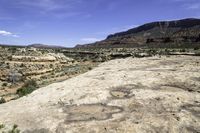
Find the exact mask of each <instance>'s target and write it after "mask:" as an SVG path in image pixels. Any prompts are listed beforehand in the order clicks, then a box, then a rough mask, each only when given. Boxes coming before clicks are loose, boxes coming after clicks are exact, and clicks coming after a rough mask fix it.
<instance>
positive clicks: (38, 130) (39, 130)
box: [23, 128, 52, 133]
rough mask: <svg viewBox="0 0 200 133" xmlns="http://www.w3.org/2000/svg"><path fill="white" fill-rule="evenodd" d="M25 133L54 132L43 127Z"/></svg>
mask: <svg viewBox="0 0 200 133" xmlns="http://www.w3.org/2000/svg"><path fill="white" fill-rule="evenodd" d="M23 133H52V132H50V131H49V129H45V128H42V129H34V130H26V131H24V132H23Z"/></svg>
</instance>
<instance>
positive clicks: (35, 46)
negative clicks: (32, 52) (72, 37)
mask: <svg viewBox="0 0 200 133" xmlns="http://www.w3.org/2000/svg"><path fill="white" fill-rule="evenodd" d="M27 47H34V48H44V49H60V48H66V47H64V46H56V45H45V44H31V45H28V46H27Z"/></svg>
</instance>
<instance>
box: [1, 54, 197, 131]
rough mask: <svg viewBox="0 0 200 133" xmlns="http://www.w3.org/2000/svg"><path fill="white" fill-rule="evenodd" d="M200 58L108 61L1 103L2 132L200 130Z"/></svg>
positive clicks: (176, 57)
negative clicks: (9, 129)
mask: <svg viewBox="0 0 200 133" xmlns="http://www.w3.org/2000/svg"><path fill="white" fill-rule="evenodd" d="M199 60H200V57H195V56H171V57H161V58H160V57H150V58H142V59H141V58H140V59H138V58H126V59H118V60H112V61H109V62H106V63H103V64H101V65H100V66H99V67H97V68H95V69H93V70H91V71H89V72H87V73H85V74H82V75H79V76H77V77H74V78H71V79H69V80H66V81H63V82H59V83H55V84H52V85H49V86H47V87H43V88H40V89H38V90H36V91H35V92H33V93H32V94H30V95H28V96H26V97H22V98H20V99H18V100H15V101H11V102H9V103H5V104H2V105H0V124H3V125H4V126H1V127H3V128H1V129H0V132H1V131H4V130H6V131H7V129H8V128H9V127H10V128H13V127H15V129H17V130H20V131H21V132H24V133H35V132H36V133H39V132H45V133H65V132H77V133H78V132H84V133H91V132H96V133H106V132H117V133H134V132H136V133H147V132H152V133H156V132H159V133H166V132H172V133H176V132H177V133H178V132H185V133H186V132H187V133H194V132H199V131H200V128H199V123H200V119H199V110H200V103H199V101H200V82H199V81H200V78H199V77H200V62H199ZM13 109H14V110H15V111H13ZM13 125H15V126H13ZM16 125H17V126H16Z"/></svg>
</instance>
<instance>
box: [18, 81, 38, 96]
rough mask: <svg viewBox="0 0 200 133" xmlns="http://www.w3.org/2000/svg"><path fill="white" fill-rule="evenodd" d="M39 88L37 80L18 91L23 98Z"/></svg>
mask: <svg viewBox="0 0 200 133" xmlns="http://www.w3.org/2000/svg"><path fill="white" fill-rule="evenodd" d="M37 88H38V84H37V82H36V81H35V80H29V81H27V82H26V83H25V84H24V85H23V86H22V87H21V88H20V89H18V90H17V94H18V95H19V96H20V97H22V96H26V95H28V94H30V93H32V92H33V91H34V90H36V89H37Z"/></svg>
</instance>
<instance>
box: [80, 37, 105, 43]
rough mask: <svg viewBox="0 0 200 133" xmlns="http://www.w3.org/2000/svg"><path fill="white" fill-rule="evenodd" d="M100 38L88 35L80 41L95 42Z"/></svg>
mask: <svg viewBox="0 0 200 133" xmlns="http://www.w3.org/2000/svg"><path fill="white" fill-rule="evenodd" d="M100 40H102V39H99V38H93V37H88V38H82V39H81V41H84V42H97V41H100Z"/></svg>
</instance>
